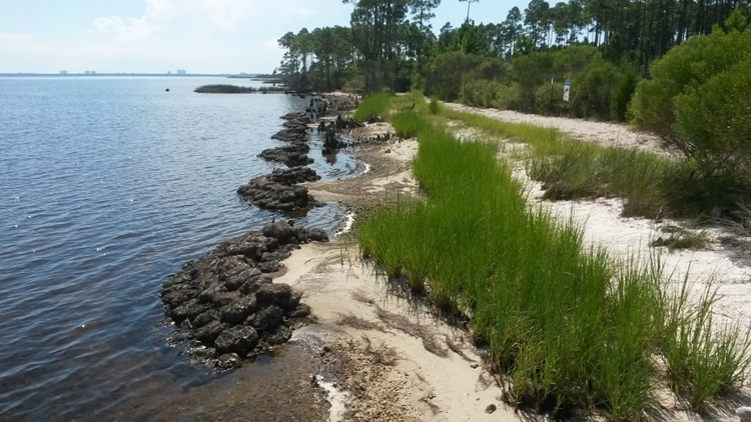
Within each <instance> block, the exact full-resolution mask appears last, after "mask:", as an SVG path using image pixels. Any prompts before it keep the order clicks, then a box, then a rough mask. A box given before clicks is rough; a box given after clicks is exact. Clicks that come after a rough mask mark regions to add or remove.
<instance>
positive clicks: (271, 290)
mask: <svg viewBox="0 0 751 422" xmlns="http://www.w3.org/2000/svg"><path fill="white" fill-rule="evenodd" d="M291 295H292V288H291V287H289V285H288V284H274V283H271V284H264V285H263V286H261V287H260V288H259V289H258V291H257V292H256V298H257V299H258V302H259V303H262V304H266V303H270V304H273V305H277V304H280V303H287V301H288V300H289V298H290V296H291Z"/></svg>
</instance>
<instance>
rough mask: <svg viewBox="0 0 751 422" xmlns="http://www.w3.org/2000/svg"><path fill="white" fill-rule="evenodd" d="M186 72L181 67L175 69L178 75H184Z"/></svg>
mask: <svg viewBox="0 0 751 422" xmlns="http://www.w3.org/2000/svg"><path fill="white" fill-rule="evenodd" d="M186 73H187V72H186V71H184V70H183V69H177V74H178V75H185V74H186Z"/></svg>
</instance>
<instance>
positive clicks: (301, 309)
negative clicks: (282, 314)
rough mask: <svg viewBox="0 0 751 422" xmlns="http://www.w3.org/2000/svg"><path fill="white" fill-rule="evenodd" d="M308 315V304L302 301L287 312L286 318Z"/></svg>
mask: <svg viewBox="0 0 751 422" xmlns="http://www.w3.org/2000/svg"><path fill="white" fill-rule="evenodd" d="M308 315H310V306H308V305H306V304H304V303H301V304H300V306H298V307H297V309H295V310H292V311H289V312H287V318H289V319H295V318H305V317H307V316H308Z"/></svg>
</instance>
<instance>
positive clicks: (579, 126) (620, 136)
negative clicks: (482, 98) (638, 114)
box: [443, 103, 670, 154]
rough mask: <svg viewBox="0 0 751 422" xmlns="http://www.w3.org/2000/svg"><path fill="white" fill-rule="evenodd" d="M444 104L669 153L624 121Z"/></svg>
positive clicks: (603, 141)
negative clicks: (553, 115)
mask: <svg viewBox="0 0 751 422" xmlns="http://www.w3.org/2000/svg"><path fill="white" fill-rule="evenodd" d="M443 105H444V106H445V107H447V108H449V109H452V110H458V111H463V112H468V113H475V114H480V115H483V116H486V117H490V118H491V119H496V120H501V121H504V122H509V123H527V124H531V125H536V126H543V127H552V128H556V129H558V130H560V131H562V132H565V133H567V134H569V135H571V136H573V137H575V138H577V139H579V140H582V141H586V142H597V143H599V144H602V145H605V146H618V147H626V148H636V149H639V150H642V151H651V152H657V153H661V154H670V153H669V152H668V150H667V149H666V148H665V147H664V144H663V143H662V141H660V139H659V138H658V137H657V136H655V135H652V134H649V133H644V132H635V131H633V130H631V129H629V127H628V126H627V125H625V124H620V123H606V122H594V121H589V120H583V119H570V118H565V117H546V116H540V115H536V114H523V113H519V112H516V111H511V110H497V109H493V108H476V107H470V106H466V105H463V104H456V103H444V104H443Z"/></svg>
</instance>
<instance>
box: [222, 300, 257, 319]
mask: <svg viewBox="0 0 751 422" xmlns="http://www.w3.org/2000/svg"><path fill="white" fill-rule="evenodd" d="M257 307H258V306H257V304H256V298H255V296H246V297H244V298H242V300H240V301H238V302H233V303H230V304H228V305H225V306H223V307H222V309H221V310H220V311H219V318H220V319H221V320H222V322H226V323H229V324H242V323H243V321H245V318H247V317H248V315H250V314H252V313H253V312H255V310H256V308H257Z"/></svg>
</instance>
